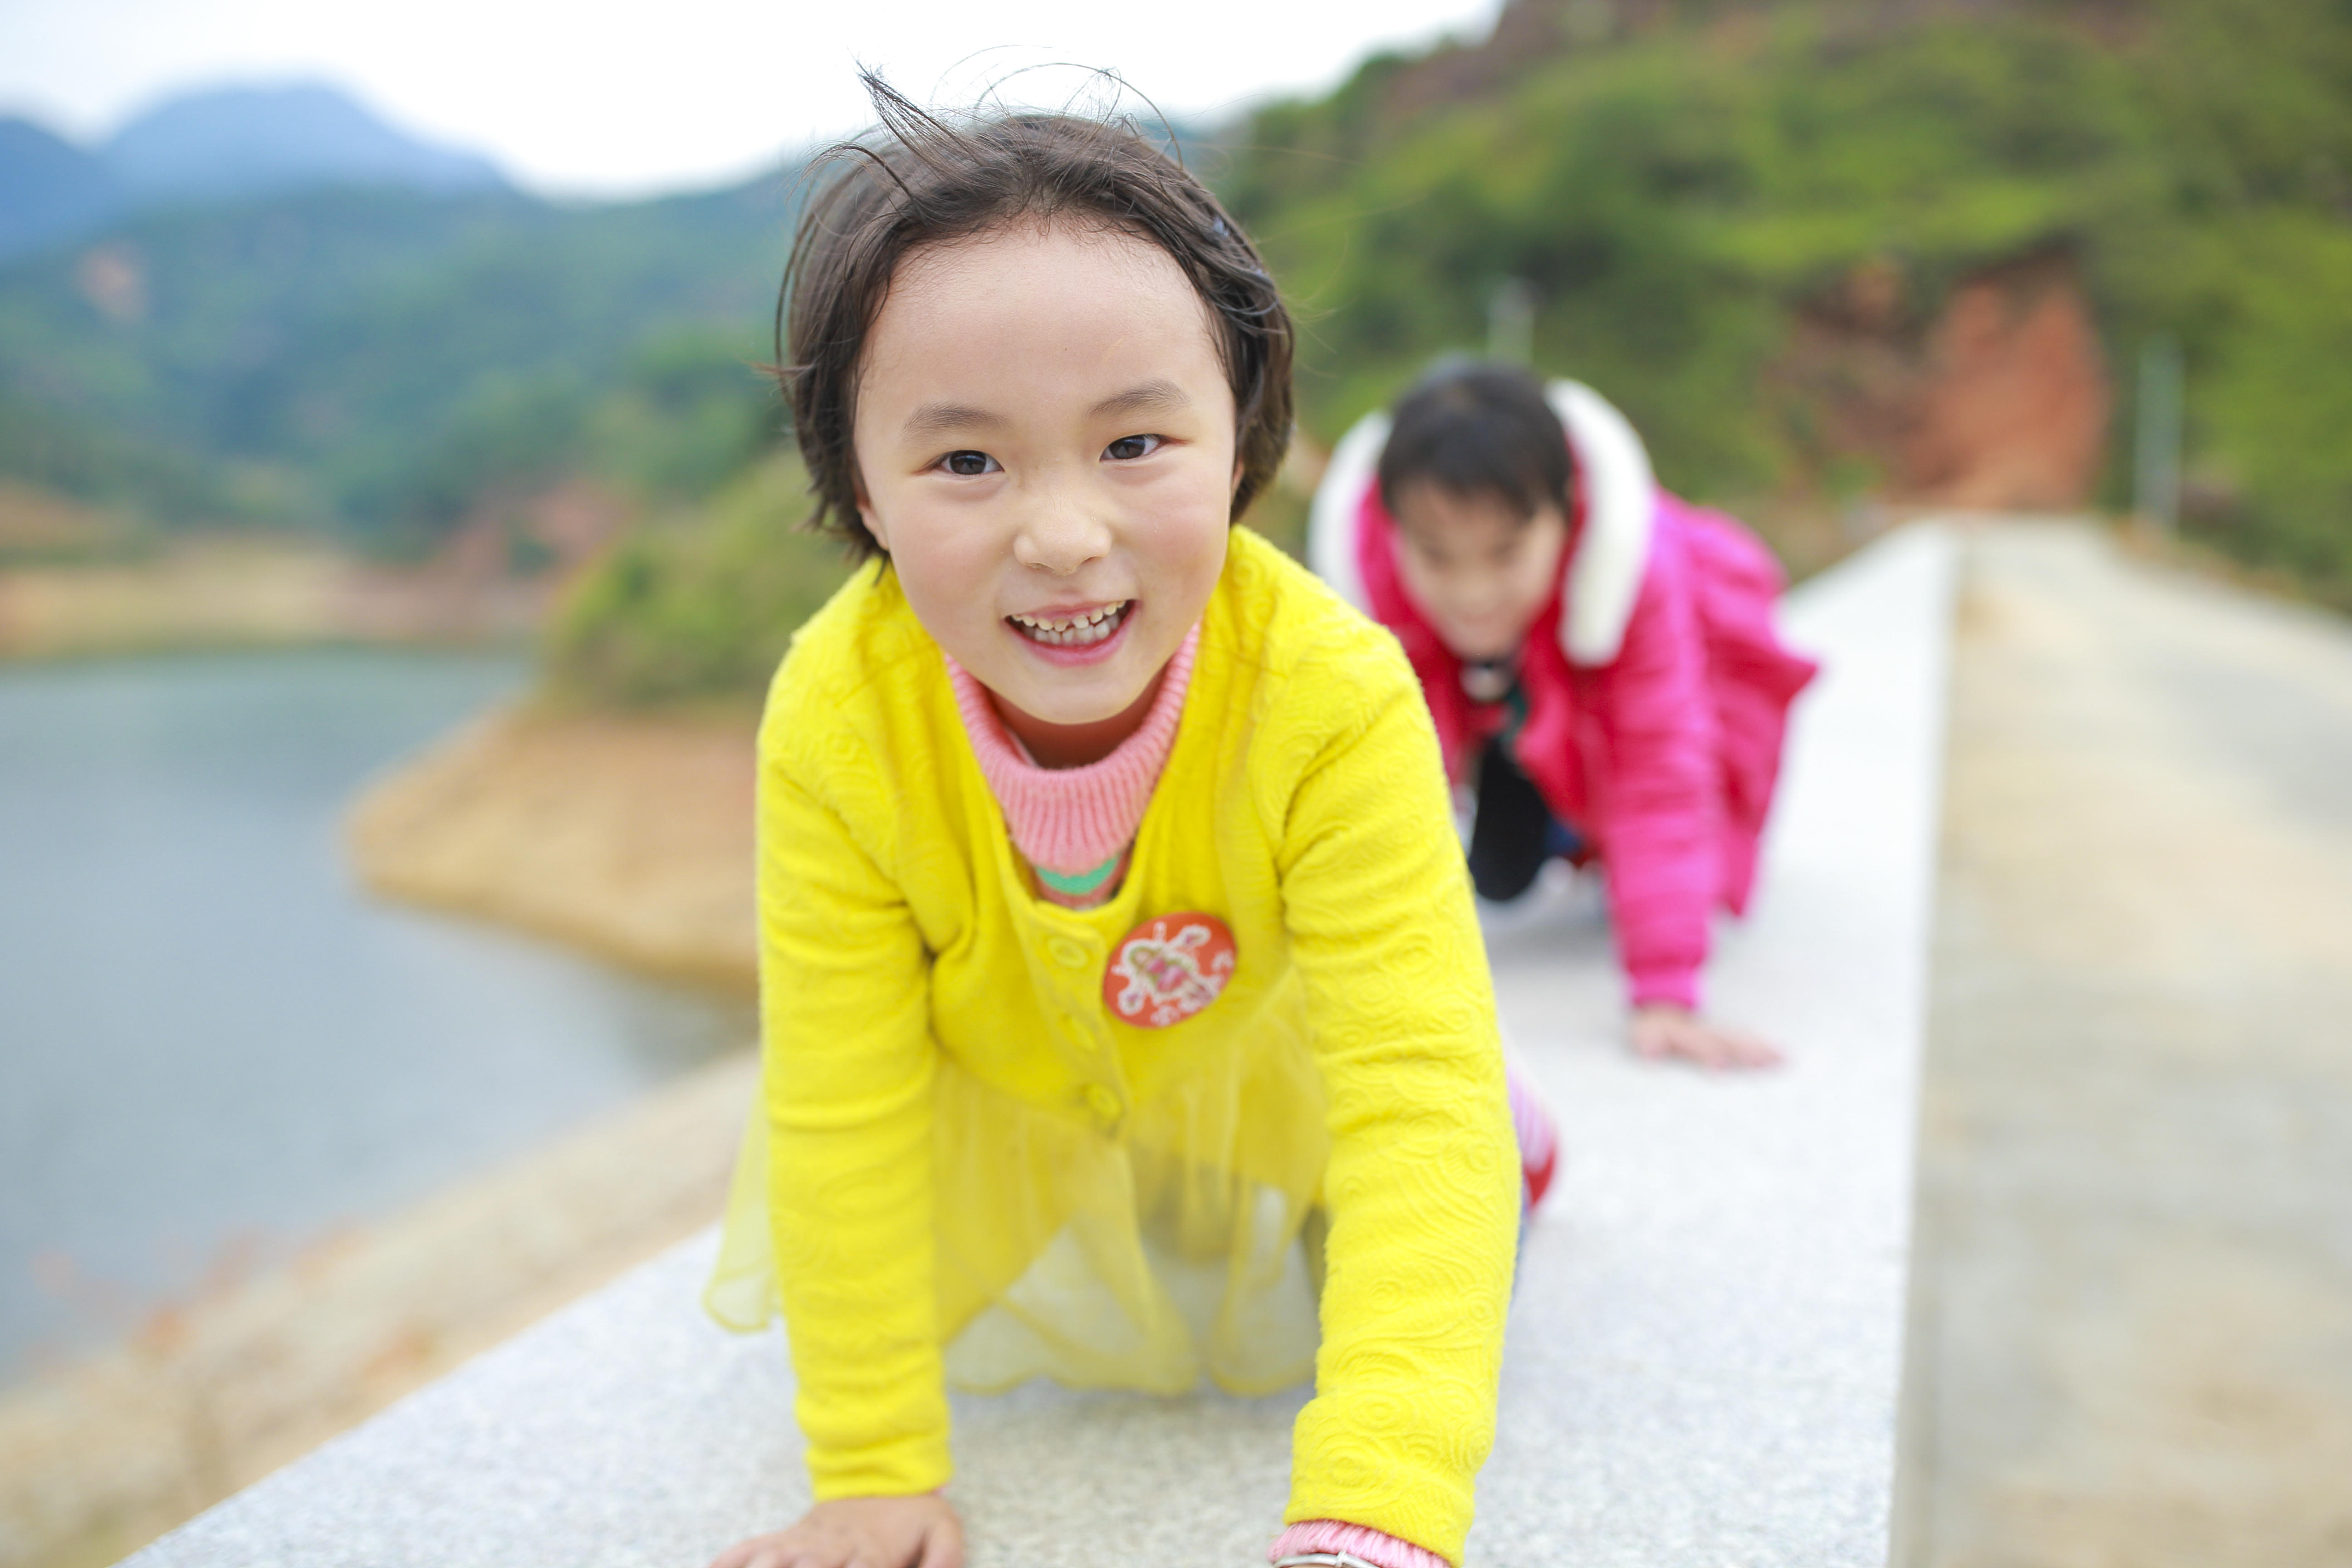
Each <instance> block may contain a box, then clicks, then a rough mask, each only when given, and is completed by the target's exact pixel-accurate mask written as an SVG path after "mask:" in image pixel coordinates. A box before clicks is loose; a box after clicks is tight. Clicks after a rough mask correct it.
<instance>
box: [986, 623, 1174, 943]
mask: <svg viewBox="0 0 2352 1568" xmlns="http://www.w3.org/2000/svg"><path fill="white" fill-rule="evenodd" d="M1200 644H1201V628H1200V627H1199V626H1194V627H1193V628H1192V630H1191V631H1189V632H1187V633H1185V634H1184V640H1183V642H1182V643H1181V645H1180V646H1179V647H1177V649H1176V652H1175V654H1174V656H1173V657H1171V658H1170V659H1169V660H1168V668H1166V669H1165V670H1163V671H1162V672H1161V674H1160V690H1159V693H1158V695H1156V696H1154V697H1153V698H1152V700H1151V707H1150V709H1149V710H1147V711H1146V712H1145V713H1144V715H1143V722H1142V723H1141V724H1139V725H1138V726H1136V731H1135V733H1134V734H1132V735H1129V737H1128V738H1127V739H1126V740H1124V741H1121V742H1119V743H1118V748H1117V749H1116V750H1114V751H1113V752H1111V753H1110V755H1108V756H1107V757H1104V758H1103V759H1101V760H1100V761H1099V762H1093V763H1087V765H1086V766H1084V767H1082V768H1041V767H1039V766H1038V765H1037V764H1036V763H1034V762H1033V761H1032V760H1031V759H1030V756H1029V752H1028V749H1027V748H1026V747H1024V746H1023V745H1022V744H1021V742H1020V740H1019V738H1018V737H1016V736H1014V735H1013V732H1012V731H1009V730H1007V729H1006V728H1005V727H1004V720H1003V717H1002V716H1001V715H999V714H998V712H997V710H996V704H995V702H994V701H993V700H991V699H990V697H989V695H988V689H987V688H986V687H984V686H982V685H981V683H980V682H979V681H977V680H974V679H972V678H971V676H970V675H969V674H968V673H966V672H965V670H964V668H963V667H962V666H961V665H960V664H958V663H956V661H955V660H953V659H949V660H948V679H949V680H950V682H952V683H953V685H954V687H955V699H956V708H957V710H958V711H959V712H961V714H962V715H963V728H964V733H966V734H967V735H969V736H971V749H972V752H973V753H974V754H975V755H977V756H978V757H979V759H980V772H981V776H982V778H985V779H986V780H987V781H988V788H989V793H990V794H992V795H995V796H996V804H997V806H998V807H999V809H1001V810H1002V811H1003V813H1004V826H1005V827H1006V829H1007V830H1008V831H1009V832H1010V833H1011V834H1012V835H1013V847H1014V848H1015V849H1018V850H1020V851H1021V855H1022V858H1024V859H1025V860H1027V861H1028V862H1029V866H1030V868H1031V869H1032V870H1033V871H1034V872H1035V873H1036V874H1037V891H1038V893H1039V895H1040V896H1041V897H1043V898H1045V899H1047V900H1051V901H1053V902H1055V903H1057V904H1061V905H1063V906H1065V907H1066V908H1068V909H1076V910H1083V909H1091V908H1093V907H1094V906H1095V905H1097V904H1100V903H1104V902H1107V901H1108V900H1109V899H1110V897H1111V895H1112V894H1114V893H1116V892H1118V885H1119V883H1120V882H1121V881H1122V880H1124V879H1125V878H1126V876H1127V858H1128V855H1129V853H1130V852H1131V851H1132V850H1133V848H1134V847H1135V833H1136V829H1137V828H1139V827H1140V826H1142V825H1143V809H1144V807H1146V806H1148V805H1150V804H1151V791H1152V786H1154V785H1155V784H1158V783H1159V782H1160V769H1162V768H1164V767H1166V766H1167V765H1168V753H1169V752H1170V750H1171V748H1173V747H1174V745H1175V743H1176V721H1178V720H1179V719H1181V718H1182V717H1183V716H1184V692H1185V690H1186V689H1188V688H1189V687H1190V686H1191V685H1192V656H1193V654H1194V653H1195V652H1196V651H1197V650H1198V649H1199V647H1200Z"/></svg>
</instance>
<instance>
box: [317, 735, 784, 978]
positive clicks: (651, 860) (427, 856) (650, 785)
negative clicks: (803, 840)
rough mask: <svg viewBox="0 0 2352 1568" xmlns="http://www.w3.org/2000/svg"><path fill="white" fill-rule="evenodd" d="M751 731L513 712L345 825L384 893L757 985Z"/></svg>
mask: <svg viewBox="0 0 2352 1568" xmlns="http://www.w3.org/2000/svg"><path fill="white" fill-rule="evenodd" d="M752 746H753V733H752V726H751V723H750V722H749V721H741V722H730V721H725V720H721V719H713V718H686V717H677V716H671V715H655V714H613V713H581V714H561V713H548V712H542V711H535V710H531V709H529V708H527V707H524V708H509V709H504V710H497V711H493V712H491V713H488V714H486V715H484V716H482V717H481V718H478V719H477V720H475V721H472V722H471V723H469V724H467V725H466V726H465V727H464V728H462V729H460V730H459V731H457V732H456V733H454V734H452V735H450V736H448V737H447V738H446V739H445V740H443V741H441V742H438V743H436V745H435V746H433V747H432V748H431V749H429V750H428V751H426V752H424V753H423V754H422V755H420V756H417V757H415V758H412V759H410V760H409V761H408V762H406V763H403V764H401V765H400V766H398V767H397V768H395V769H394V771H392V772H391V773H386V774H385V775H383V777H381V778H379V779H378V780H377V781H376V782H375V783H374V784H372V785H370V786H369V787H368V788H367V789H366V790H365V791H364V792H363V793H362V795H361V796H360V798H359V799H358V801H357V802H355V803H354V805H352V809H351V813H350V815H349V816H348V817H347V819H346V822H347V832H346V845H347V847H348V849H349V853H350V858H351V862H352V867H353V868H354V869H355V870H356V871H357V873H358V874H359V877H360V879H361V880H362V882H363V883H364V884H365V885H366V886H367V888H368V889H369V890H370V891H371V892H373V893H374V894H376V895H377V896H378V897H382V898H387V899H392V900H398V901H400V902H403V903H409V904H415V905H420V906H423V907H425V908H428V909H434V910H442V911H445V912H447V913H452V914H458V915H464V916H467V917H470V918H473V919H478V920H487V921H495V922H498V923H499V924H502V925H507V926H511V927H516V928H520V929H521V930H524V931H533V932H536V933H538V934H540V935H542V936H546V937H550V938H552V939H554V940H556V941H559V942H565V943H568V944H570V945H572V946H573V947H576V948H579V949H582V950H583V951H585V952H590V953H593V954H594V955H595V956H597V957H599V958H602V959H604V960H607V961H608V962H611V963H617V964H620V965H622V966H624V967H626V968H630V969H634V970H636V971H639V972H640V973H647V974H652V975H656V976H658V977H661V978H666V979H673V980H685V981H689V982H693V983H697V984H706V985H713V986H718V987H720V988H723V989H727V990H732V991H738V992H741V993H744V994H749V993H750V992H751V990H752V989H753V987H754V985H755V984H756V980H757V974H758V967H759V960H758V950H757V942H756V933H755V929H754V915H753V899H754V892H753V874H754V870H755V866H754V854H755V847H754V843H753V837H752V786H753V778H754V771H755V764H754V763H753V757H752Z"/></svg>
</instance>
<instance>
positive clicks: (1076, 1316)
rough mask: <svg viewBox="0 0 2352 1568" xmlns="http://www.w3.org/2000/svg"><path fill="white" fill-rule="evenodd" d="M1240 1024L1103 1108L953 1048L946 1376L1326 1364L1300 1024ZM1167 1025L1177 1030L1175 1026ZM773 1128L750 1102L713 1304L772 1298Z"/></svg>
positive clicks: (994, 1381) (1003, 1378)
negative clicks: (993, 1075) (1153, 1085)
mask: <svg viewBox="0 0 2352 1568" xmlns="http://www.w3.org/2000/svg"><path fill="white" fill-rule="evenodd" d="M1270 1032H1271V1033H1272V1034H1273V1035H1274V1036H1275V1037H1274V1038H1266V1037H1260V1038H1259V1039H1258V1040H1257V1041H1256V1042H1255V1045H1254V1047H1253V1046H1245V1045H1244V1044H1243V1043H1241V1042H1235V1043H1234V1045H1232V1046H1230V1047H1221V1048H1219V1049H1218V1050H1216V1051H1214V1052H1213V1053H1212V1054H1210V1055H1209V1056H1208V1057H1206V1058H1204V1059H1202V1060H1199V1061H1196V1062H1188V1063H1187V1064H1186V1065H1185V1069H1184V1070H1183V1071H1182V1072H1181V1075H1179V1076H1177V1077H1175V1078H1173V1079H1171V1081H1169V1082H1168V1083H1166V1084H1165V1085H1164V1086H1162V1087H1161V1088H1160V1089H1159V1090H1158V1091H1157V1092H1156V1093H1154V1094H1152V1096H1151V1097H1150V1099H1148V1100H1142V1101H1140V1102H1139V1103H1138V1104H1137V1105H1136V1106H1135V1108H1134V1110H1133V1111H1132V1113H1131V1114H1130V1115H1129V1117H1128V1118H1127V1119H1126V1121H1125V1122H1124V1123H1123V1124H1122V1125H1120V1126H1118V1127H1117V1128H1114V1129H1106V1128H1105V1127H1103V1126H1102V1125H1101V1124H1099V1123H1098V1122H1097V1121H1093V1120H1091V1119H1088V1118H1087V1117H1085V1116H1083V1115H1079V1114H1075V1113H1072V1112H1069V1111H1065V1110H1061V1109H1059V1108H1048V1107H1041V1106H1037V1105H1034V1104H1031V1103H1030V1102H1028V1101H1026V1100H1022V1099H1020V1098H1018V1097H1017V1096H1014V1095H1012V1094H1009V1093H1007V1092H1005V1091H1004V1090H1003V1089H997V1088H994V1087H992V1086H991V1085H989V1084H986V1083H983V1082H982V1081H981V1080H980V1079H978V1078H976V1077H974V1076H973V1075H972V1074H971V1073H970V1072H969V1071H967V1070H965V1069H964V1068H962V1067H961V1065H960V1064H959V1063H957V1062H956V1061H955V1060H954V1059H953V1058H942V1060H941V1062H940V1071H939V1074H938V1078H937V1080H936V1086H935V1088H934V1090H933V1096H934V1101H933V1106H934V1117H933V1129H934V1131H933V1156H934V1162H935V1164H934V1188H935V1193H936V1203H937V1211H936V1212H937V1223H936V1226H935V1230H936V1239H937V1268H936V1279H937V1286H938V1290H939V1307H940V1312H939V1321H940V1324H941V1325H942V1334H943V1338H944V1340H945V1343H944V1346H943V1353H944V1357H945V1361H946V1365H947V1373H948V1379H949V1381H950V1383H951V1384H955V1385H956V1386H958V1387H961V1388H968V1389H980V1390H992V1389H1001V1388H1007V1387H1010V1386H1012V1385H1013V1384H1018V1383H1022V1382H1025V1381H1026V1380H1028V1379H1030V1378H1033V1377H1040V1376H1044V1377H1051V1378H1054V1379H1055V1380H1057V1381H1059V1382H1061V1383H1064V1384H1069V1385H1071V1386H1073V1387H1081V1388H1135V1389H1143V1390H1149V1391H1152V1392H1157V1393H1167V1394H1173V1393H1181V1392H1182V1391H1184V1390H1187V1389H1191V1388H1193V1387H1196V1386H1197V1385H1198V1384H1200V1383H1201V1382H1202V1379H1203V1378H1207V1379H1209V1380H1211V1381H1213V1382H1214V1383H1216V1384H1218V1385H1220V1386H1221V1387H1223V1388H1225V1389H1227V1390H1228V1391H1231V1392H1233V1393H1236V1394H1265V1393H1270V1392H1272V1391H1274V1390H1276V1389H1279V1388H1286V1387H1289V1386H1291V1385H1293V1384H1297V1383H1299V1382H1302V1381H1304V1380H1305V1379H1306V1378H1307V1377H1308V1376H1309V1375H1310V1374H1311V1373H1313V1371H1314V1363H1315V1350H1316V1344H1317V1340H1318V1328H1317V1320H1316V1301H1317V1297H1318V1293H1319V1290H1320V1288H1321V1272H1322V1259H1321V1248H1320V1231H1321V1226H1320V1222H1319V1215H1320V1211H1319V1208H1318V1203H1319V1194H1320V1186H1321V1182H1322V1176H1323V1170H1324V1165H1325V1162H1326V1158H1327V1156H1328V1152H1329V1143H1328V1134H1327V1133H1326V1131H1324V1119H1323V1110H1324V1098H1323V1086H1322V1079H1321V1078H1320V1076H1319V1074H1318V1071H1317V1069H1316V1067H1315V1064H1314V1061H1313V1059H1312V1058H1311V1057H1310V1056H1309V1055H1308V1053H1307V1047H1306V1044H1305V1041H1304V1039H1303V1038H1300V1037H1296V1036H1294V1035H1293V1034H1292V1033H1291V1032H1290V1031H1288V1030H1286V1029H1283V1028H1282V1027H1281V1026H1279V1025H1276V1026H1273V1028H1272V1029H1271V1031H1270ZM1171 1043H1172V1042H1171ZM767 1192H768V1182H767V1129H766V1123H765V1119H764V1117H763V1116H762V1115H761V1108H760V1107H759V1106H758V1105H757V1104H756V1103H755V1104H754V1106H753V1111H752V1116H751V1123H750V1125H749V1126H748V1127H747V1128H746V1129H745V1135H744V1142H743V1151H742V1154H741V1157H740V1160H739V1162H738V1163H737V1167H736V1173H735V1182H734V1187H733V1191H732V1193H731V1194H730V1198H729V1202H728V1209H727V1220H726V1225H725V1227H724V1230H723V1233H722V1238H721V1242H720V1247H719V1262H718V1267H717V1268H716V1269H715V1270H714V1271H713V1274H712V1277H711V1281H710V1285H709V1289H708V1291H707V1292H706V1293H705V1296H704V1302H705V1305H706V1306H707V1307H708V1308H709V1310H710V1313H711V1315H712V1316H713V1317H715V1318H717V1319H718V1320H719V1321H720V1322H721V1323H723V1324H725V1325H726V1326H728V1327H729V1328H731V1329H737V1330H741V1331H756V1330H759V1329H761V1328H764V1327H765V1326H766V1325H767V1324H768V1323H769V1322H770V1321H772V1320H773V1319H774V1318H775V1316H776V1315H777V1310H778V1309H777V1301H778V1298H777V1289H776V1275H775V1249H774V1239H773V1236H772V1231H771V1228H770V1220H769V1214H768V1198H767Z"/></svg>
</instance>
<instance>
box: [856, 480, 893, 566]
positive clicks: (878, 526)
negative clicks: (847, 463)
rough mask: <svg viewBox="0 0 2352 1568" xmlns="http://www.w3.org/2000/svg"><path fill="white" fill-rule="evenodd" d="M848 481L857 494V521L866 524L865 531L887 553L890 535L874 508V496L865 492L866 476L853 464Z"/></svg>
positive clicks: (879, 514) (880, 515)
mask: <svg viewBox="0 0 2352 1568" xmlns="http://www.w3.org/2000/svg"><path fill="white" fill-rule="evenodd" d="M849 482H850V487H851V489H853V490H854V491H855V492H856V496H857V521H860V522H862V523H864V524H865V525H866V532H868V533H870V534H872V535H873V536H874V542H875V543H877V544H878V545H880V546H881V547H882V553H883V554H885V555H887V554H889V553H890V536H889V534H888V533H887V532H886V531H884V530H883V527H882V514H881V513H880V512H878V511H877V510H874V498H873V497H872V496H869V495H867V494H866V476H865V474H864V473H862V472H860V471H859V470H858V468H856V465H855V464H852V465H851V467H850V472H849Z"/></svg>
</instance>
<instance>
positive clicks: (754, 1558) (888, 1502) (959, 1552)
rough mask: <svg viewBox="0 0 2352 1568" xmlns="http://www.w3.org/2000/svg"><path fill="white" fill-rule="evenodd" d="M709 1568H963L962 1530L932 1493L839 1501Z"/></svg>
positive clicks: (733, 1549) (739, 1546) (731, 1551)
mask: <svg viewBox="0 0 2352 1568" xmlns="http://www.w3.org/2000/svg"><path fill="white" fill-rule="evenodd" d="M710 1568H963V1525H962V1524H961V1522H960V1521H958V1520H957V1519H956V1516H955V1510H954V1509H952V1508H950V1507H949V1506H948V1500H947V1499H945V1498H943V1497H939V1496H936V1495H934V1494H932V1493H929V1492H925V1493H923V1494H922V1495H920V1496H918V1497H853V1498H835V1499H834V1500H833V1501H831V1502H821V1503H819V1504H817V1505H816V1506H815V1507H814V1508H813V1509H811V1510H808V1512H806V1513H805V1514H803V1515H802V1516H801V1521H800V1522H799V1523H798V1524H795V1525H793V1527H792V1528H791V1529H790V1530H780V1531H776V1532H775V1533H774V1534H772V1535H759V1536H754V1537H752V1538H751V1540H749V1541H744V1542H737V1543H736V1544H735V1545H733V1546H730V1547H729V1548H728V1549H727V1550H726V1551H724V1552H720V1553H719V1556H718V1557H717V1558H716V1559H715V1560H714V1561H713V1562H712V1563H711V1564H710Z"/></svg>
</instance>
